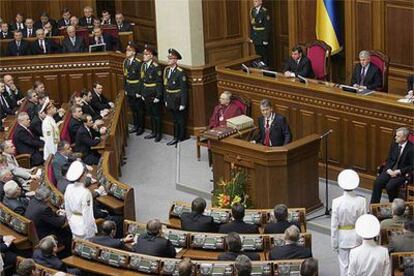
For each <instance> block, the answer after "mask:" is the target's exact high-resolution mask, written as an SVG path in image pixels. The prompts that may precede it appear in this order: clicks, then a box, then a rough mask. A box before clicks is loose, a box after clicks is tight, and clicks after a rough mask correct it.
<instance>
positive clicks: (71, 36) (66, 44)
mask: <svg viewBox="0 0 414 276" xmlns="http://www.w3.org/2000/svg"><path fill="white" fill-rule="evenodd" d="M66 32H67V34H68V36H67V37H65V38H64V39H63V41H62V52H63V53H80V52H85V50H86V48H85V44H84V41H83V39H82V38H81V37H79V36H77V35H76V28H75V27H74V26H69V27H67V29H66Z"/></svg>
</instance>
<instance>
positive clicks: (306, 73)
mask: <svg viewBox="0 0 414 276" xmlns="http://www.w3.org/2000/svg"><path fill="white" fill-rule="evenodd" d="M286 71H290V72H293V73H295V76H296V77H297V76H298V75H300V76H302V77H305V78H313V77H314V75H313V70H312V65H311V61H310V60H309V59H308V58H307V57H306V56H302V57H301V59H300V61H299V64H297V63H296V61H294V60H293V58H291V57H290V58H289V59H288V60H287V61H286V63H285V65H284V66H283V72H286Z"/></svg>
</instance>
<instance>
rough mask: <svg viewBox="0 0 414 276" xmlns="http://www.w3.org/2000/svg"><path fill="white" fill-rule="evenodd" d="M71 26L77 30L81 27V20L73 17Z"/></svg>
mask: <svg viewBox="0 0 414 276" xmlns="http://www.w3.org/2000/svg"><path fill="white" fill-rule="evenodd" d="M70 26H72V27H74V28H75V30H76V29H78V28H79V27H80V25H79V19H78V18H77V17H76V16H72V17H71V18H70Z"/></svg>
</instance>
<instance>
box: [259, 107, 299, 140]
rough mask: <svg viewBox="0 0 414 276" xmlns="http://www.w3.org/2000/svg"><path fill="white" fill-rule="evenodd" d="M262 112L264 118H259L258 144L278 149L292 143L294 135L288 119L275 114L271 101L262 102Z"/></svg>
mask: <svg viewBox="0 0 414 276" xmlns="http://www.w3.org/2000/svg"><path fill="white" fill-rule="evenodd" d="M260 110H261V112H262V115H263V116H260V117H259V133H258V135H257V137H256V139H255V142H256V143H260V144H263V145H265V146H268V147H278V146H283V145H286V144H288V143H290V142H292V133H291V132H290V128H289V125H288V123H287V122H286V118H285V117H284V116H283V115H280V114H277V113H276V112H273V107H272V103H271V101H269V100H268V99H263V100H262V101H261V102H260Z"/></svg>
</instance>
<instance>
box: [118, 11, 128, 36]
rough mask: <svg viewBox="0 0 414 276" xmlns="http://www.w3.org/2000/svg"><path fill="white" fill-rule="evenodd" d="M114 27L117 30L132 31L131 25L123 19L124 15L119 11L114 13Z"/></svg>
mask: <svg viewBox="0 0 414 276" xmlns="http://www.w3.org/2000/svg"><path fill="white" fill-rule="evenodd" d="M115 21H116V27H117V28H118V31H119V32H132V26H131V24H129V23H128V22H126V21H125V19H124V15H123V14H122V13H120V12H117V13H116V14H115Z"/></svg>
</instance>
